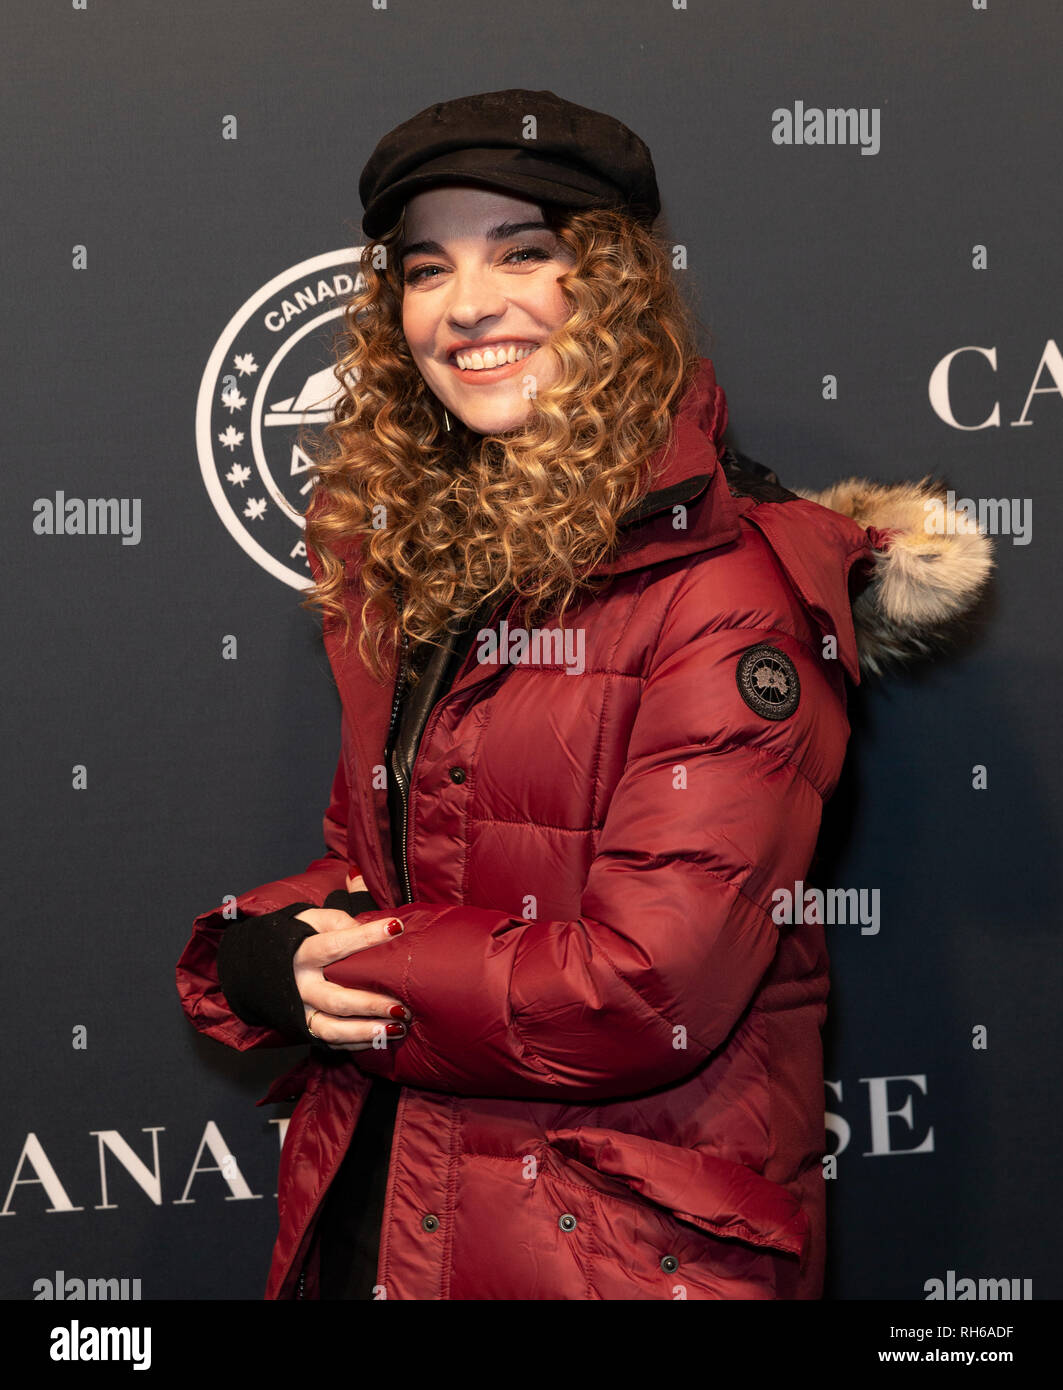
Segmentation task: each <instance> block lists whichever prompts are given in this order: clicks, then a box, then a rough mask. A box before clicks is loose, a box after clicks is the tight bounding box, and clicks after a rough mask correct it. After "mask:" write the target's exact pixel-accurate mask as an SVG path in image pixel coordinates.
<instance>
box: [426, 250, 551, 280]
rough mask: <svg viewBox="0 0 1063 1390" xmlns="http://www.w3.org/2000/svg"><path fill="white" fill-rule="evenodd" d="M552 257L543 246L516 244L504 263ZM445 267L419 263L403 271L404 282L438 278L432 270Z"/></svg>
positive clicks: (504, 259) (521, 262)
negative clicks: (411, 268)
mask: <svg viewBox="0 0 1063 1390" xmlns="http://www.w3.org/2000/svg"><path fill="white" fill-rule="evenodd" d="M525 257H527V258H528V259H525ZM518 258H519V259H518ZM551 259H552V256H551V254H550V252H549V251H544V250H543V248H542V247H541V246H514V248H513V249H512V251H507V252H506V254H505V255H504V256H503V257H502V263H503V264H504V265H506V264H508V265H529V264H532V263H533V262H535V261H549V260H551ZM445 269H446V267H445V266H441V265H432V264H426V265H418V266H415V267H414V268H413V270H409V271H404V272H403V283H404V284H407V285H417V284H422V283H427V282H429V281H431V280H435V279H438V276H436V275H433V274H431V272H432V271H436V270H438V271H442V270H445Z"/></svg>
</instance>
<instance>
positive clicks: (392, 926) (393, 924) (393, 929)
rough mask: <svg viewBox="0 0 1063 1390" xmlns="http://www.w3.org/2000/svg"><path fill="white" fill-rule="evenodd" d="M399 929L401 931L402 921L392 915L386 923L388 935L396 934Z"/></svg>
mask: <svg viewBox="0 0 1063 1390" xmlns="http://www.w3.org/2000/svg"><path fill="white" fill-rule="evenodd" d="M400 931H402V923H401V922H400V921H399V919H398V918H397V917H392V919H391V921H390V922H389V923H388V936H398V934H399V932H400Z"/></svg>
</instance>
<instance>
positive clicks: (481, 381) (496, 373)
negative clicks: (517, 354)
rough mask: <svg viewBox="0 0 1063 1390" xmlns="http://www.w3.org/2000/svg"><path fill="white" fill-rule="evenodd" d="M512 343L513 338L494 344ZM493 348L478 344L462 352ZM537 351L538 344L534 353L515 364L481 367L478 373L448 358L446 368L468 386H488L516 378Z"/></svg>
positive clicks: (498, 340)
mask: <svg viewBox="0 0 1063 1390" xmlns="http://www.w3.org/2000/svg"><path fill="white" fill-rule="evenodd" d="M514 341H515V340H514V339H513V338H497V339H495V342H498V343H512V342H514ZM516 341H519V340H516ZM493 346H494V344H492V343H478V344H477V345H476V347H470V348H464V349H462V351H464V352H476V351H477V350H478V349H480V348H489V347H493ZM528 346H529V347H530V346H531V344H530V343H529V344H528ZM538 350H539V344H538V343H537V344H536V345H535V351H533V352H529V353H528V355H527V357H521V358H519V359H518V360H517V361H516V362H506V363H505V364H504V365H503V366H501V367H481V368H480V370H479V371H475V370H474V369H473V368H471V367H459V366H458V364H457V362H452V361H450V360H449V358H448V360H447V366H448V367H449V368H450V370H451V371H452V372H453V373H454V374H455V375H456V376H459V377H460V378H461V380H462V381H463V382H465V383H467V384H468V385H469V386H481V385H482V386H490V385H491V383H492V382H495V381H503V380H504V379H505V378H506V377H508V376H516V375H517V373H518V371H519V369H520V368H521V367H523V366H524V364H525V362H530V361H531V359H532V358H533V357H534V356H535V353H536V352H538Z"/></svg>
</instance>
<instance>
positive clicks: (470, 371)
mask: <svg viewBox="0 0 1063 1390" xmlns="http://www.w3.org/2000/svg"><path fill="white" fill-rule="evenodd" d="M538 350H539V345H538V343H517V342H513V343H500V344H499V345H498V346H497V347H485V348H465V349H462V350H461V351H459V352H455V353H452V354H451V356H450V357H449V358H448V361H449V363H450V365H451V366H452V367H454V368H455V370H457V371H459V372H462V373H463V374H464V375H467V376H472V375H474V374H475V375H477V376H479V375H480V374H481V373H492V374H493V373H495V372H498V371H499V370H500V369H503V368H505V367H514V366H516V364H517V363H518V362H523V361H524V360H525V358H527V357H530V356H531V355H532V353H533V352H538Z"/></svg>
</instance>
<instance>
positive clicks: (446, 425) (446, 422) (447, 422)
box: [443, 406, 450, 434]
mask: <svg viewBox="0 0 1063 1390" xmlns="http://www.w3.org/2000/svg"><path fill="white" fill-rule="evenodd" d="M443 428H444V429H445V430H446V432H447V434H449V433H450V416H449V415H448V414H447V408H446V406H444V407H443Z"/></svg>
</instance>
